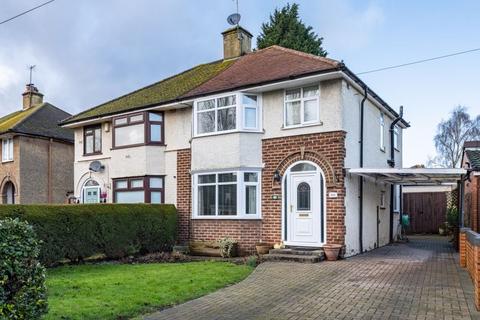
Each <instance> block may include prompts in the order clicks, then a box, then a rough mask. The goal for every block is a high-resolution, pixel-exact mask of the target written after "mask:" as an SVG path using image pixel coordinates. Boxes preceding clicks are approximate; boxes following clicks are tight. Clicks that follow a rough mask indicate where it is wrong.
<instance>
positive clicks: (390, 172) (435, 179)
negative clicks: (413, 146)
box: [348, 168, 467, 186]
mask: <svg viewBox="0 0 480 320" xmlns="http://www.w3.org/2000/svg"><path fill="white" fill-rule="evenodd" d="M348 172H349V173H350V174H355V175H359V176H363V177H366V178H370V179H374V180H375V181H381V182H385V183H392V184H401V185H406V186H408V185H412V186H415V185H421V186H430V185H442V184H452V183H456V182H457V181H458V180H460V179H461V177H462V175H464V174H466V173H467V170H465V169H457V168H449V169H443V168H442V169H439V168H354V169H348Z"/></svg>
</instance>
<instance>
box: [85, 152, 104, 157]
mask: <svg viewBox="0 0 480 320" xmlns="http://www.w3.org/2000/svg"><path fill="white" fill-rule="evenodd" d="M101 155H102V153H101V152H94V153H84V154H83V156H84V157H90V156H101Z"/></svg>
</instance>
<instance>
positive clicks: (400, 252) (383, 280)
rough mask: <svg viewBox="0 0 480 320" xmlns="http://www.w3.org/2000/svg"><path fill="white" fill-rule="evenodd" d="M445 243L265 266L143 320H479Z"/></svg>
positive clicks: (433, 240)
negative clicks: (326, 259)
mask: <svg viewBox="0 0 480 320" xmlns="http://www.w3.org/2000/svg"><path fill="white" fill-rule="evenodd" d="M457 256H458V255H457V254H456V253H455V252H454V251H453V249H452V247H451V245H450V244H449V243H448V241H447V239H446V238H443V237H410V243H406V244H393V245H389V246H386V247H382V248H380V249H376V250H373V251H371V252H369V253H366V254H363V255H359V256H356V257H352V258H349V259H345V260H342V261H336V262H321V263H318V264H299V263H290V262H289V263H286V262H267V263H263V264H261V265H260V266H258V267H257V269H255V271H254V272H253V273H252V274H251V275H250V276H249V277H248V278H247V279H245V280H244V281H242V282H240V283H238V284H236V285H233V286H230V287H227V288H224V289H221V290H219V291H217V292H214V293H212V294H209V295H207V296H204V297H201V298H199V299H195V300H192V301H189V302H186V303H184V304H181V305H178V306H175V307H173V308H169V309H165V310H163V311H159V312H157V313H154V314H151V315H148V316H146V317H145V319H151V320H153V319H155V320H158V319H185V320H188V319H195V320H201V319H209V320H210V319H480V317H479V314H478V313H477V312H476V311H475V307H474V306H473V293H472V291H473V288H472V284H471V282H470V278H469V277H468V274H467V273H466V272H465V271H464V270H462V269H461V268H460V267H459V266H458V259H457Z"/></svg>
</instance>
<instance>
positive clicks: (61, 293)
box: [45, 262, 252, 320]
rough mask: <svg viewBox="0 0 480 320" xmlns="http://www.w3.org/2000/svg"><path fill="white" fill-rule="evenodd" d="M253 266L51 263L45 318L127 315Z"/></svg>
mask: <svg viewBox="0 0 480 320" xmlns="http://www.w3.org/2000/svg"><path fill="white" fill-rule="evenodd" d="M251 271H252V268H251V267H248V266H246V265H235V264H232V263H226V262H188V263H151V264H133V265H132V264H101V265H98V264H97V265H81V266H64V267H59V268H53V269H50V270H48V271H47V288H48V304H49V311H48V314H47V315H46V317H45V319H52V320H53V319H85V320H88V319H129V318H131V317H134V316H138V315H141V314H145V313H149V312H153V311H155V310H158V309H161V308H164V307H167V306H171V305H174V304H178V303H181V302H184V301H187V300H190V299H194V298H197V297H200V296H202V295H205V294H207V293H210V292H212V291H215V290H217V289H219V288H222V287H225V286H226V285H229V284H233V283H236V282H238V281H240V280H242V279H244V278H245V277H246V276H247V275H249V274H250V272H251Z"/></svg>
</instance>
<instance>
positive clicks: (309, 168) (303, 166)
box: [290, 163, 317, 172]
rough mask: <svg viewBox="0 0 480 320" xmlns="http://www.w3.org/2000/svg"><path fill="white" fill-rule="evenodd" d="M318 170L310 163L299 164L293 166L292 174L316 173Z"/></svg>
mask: <svg viewBox="0 0 480 320" xmlns="http://www.w3.org/2000/svg"><path fill="white" fill-rule="evenodd" d="M316 170H317V168H315V166H314V165H312V164H310V163H299V164H296V165H294V166H293V168H292V169H290V171H292V172H298V171H316Z"/></svg>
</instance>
